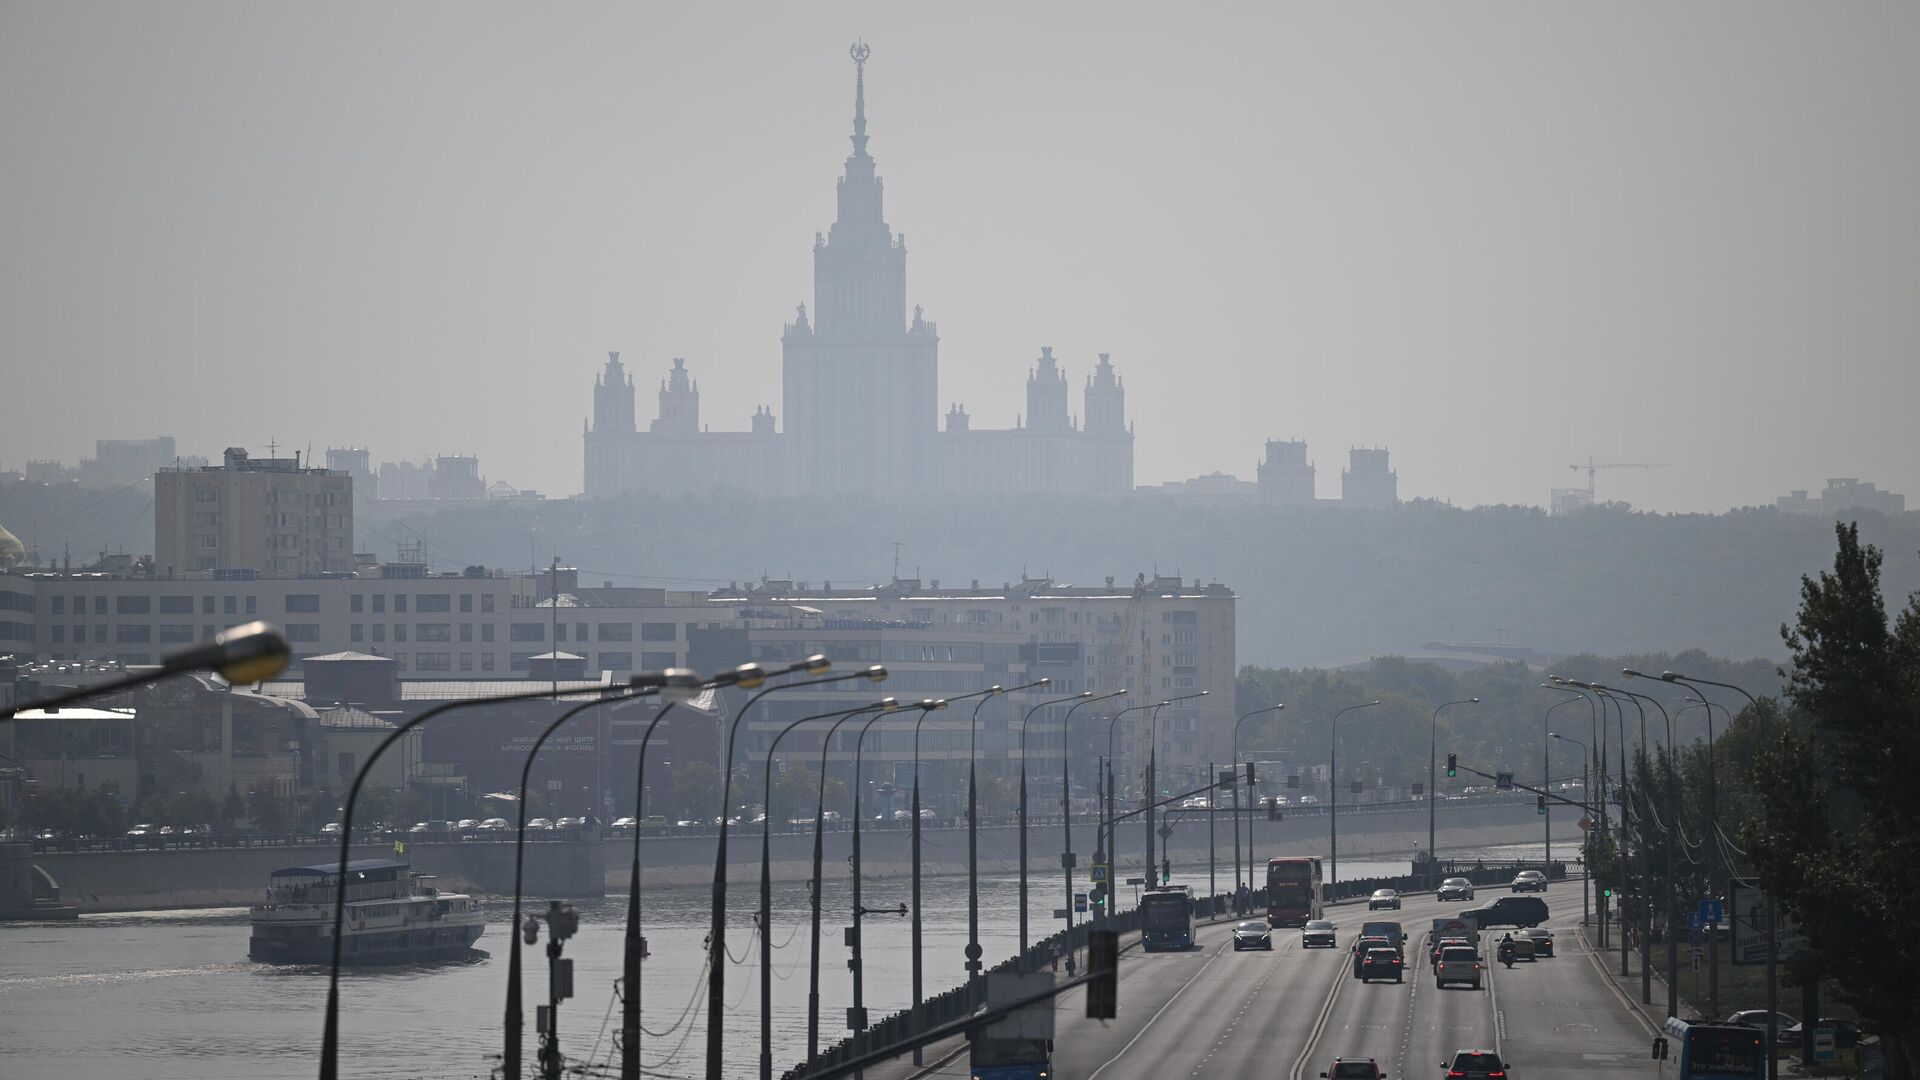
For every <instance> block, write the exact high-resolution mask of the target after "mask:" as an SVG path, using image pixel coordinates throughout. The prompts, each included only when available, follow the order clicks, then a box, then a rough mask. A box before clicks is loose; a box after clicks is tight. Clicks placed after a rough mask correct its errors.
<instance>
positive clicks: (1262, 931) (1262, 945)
mask: <svg viewBox="0 0 1920 1080" xmlns="http://www.w3.org/2000/svg"><path fill="white" fill-rule="evenodd" d="M1241 949H1265V950H1267V951H1268V952H1272V951H1273V930H1272V928H1270V927H1269V926H1267V921H1266V920H1265V919H1248V920H1246V921H1245V922H1242V923H1239V924H1238V925H1236V926H1235V927H1234V928H1233V951H1234V952H1239V951H1240V950H1241Z"/></svg>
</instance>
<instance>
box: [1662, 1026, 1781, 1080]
mask: <svg viewBox="0 0 1920 1080" xmlns="http://www.w3.org/2000/svg"><path fill="white" fill-rule="evenodd" d="M1666 1033H1667V1037H1668V1039H1669V1040H1670V1042H1669V1045H1668V1047H1667V1054H1668V1056H1669V1057H1676V1058H1679V1059H1680V1076H1679V1080H1765V1078H1766V1075H1767V1032H1766V1029H1764V1028H1753V1027H1744V1026H1741V1025H1738V1024H1691V1023H1688V1022H1687V1021H1685V1020H1682V1019H1680V1018H1679V1017H1677V1016H1669V1017H1668V1018H1667V1024H1666Z"/></svg>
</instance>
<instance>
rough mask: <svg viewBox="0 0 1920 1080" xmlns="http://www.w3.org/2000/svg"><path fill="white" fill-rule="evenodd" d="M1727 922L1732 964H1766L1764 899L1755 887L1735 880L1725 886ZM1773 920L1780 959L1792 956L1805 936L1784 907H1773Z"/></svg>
mask: <svg viewBox="0 0 1920 1080" xmlns="http://www.w3.org/2000/svg"><path fill="white" fill-rule="evenodd" d="M1727 896H1728V897H1729V898H1731V901H1732V902H1731V903H1730V904H1729V905H1728V908H1729V910H1728V912H1727V916H1728V918H1727V922H1728V929H1729V932H1730V934H1731V940H1732V953H1733V957H1732V959H1733V962H1734V963H1736V964H1764V963H1766V962H1767V897H1766V894H1765V893H1763V892H1761V891H1760V889H1759V887H1758V886H1755V885H1751V884H1747V883H1745V882H1742V881H1740V880H1739V879H1738V878H1735V879H1734V880H1733V881H1731V882H1729V883H1728V888H1727ZM1774 918H1775V921H1776V923H1777V924H1778V925H1777V930H1776V933H1777V940H1778V941H1779V945H1780V956H1781V957H1782V958H1785V957H1788V956H1792V955H1793V954H1794V953H1795V952H1798V951H1799V950H1800V949H1801V948H1803V947H1804V946H1805V944H1806V937H1805V935H1803V934H1801V933H1800V927H1799V924H1797V923H1795V922H1794V921H1793V917H1792V916H1790V915H1788V914H1787V912H1786V911H1785V909H1784V908H1782V907H1781V906H1780V905H1779V904H1778V903H1776V904H1775V905H1774Z"/></svg>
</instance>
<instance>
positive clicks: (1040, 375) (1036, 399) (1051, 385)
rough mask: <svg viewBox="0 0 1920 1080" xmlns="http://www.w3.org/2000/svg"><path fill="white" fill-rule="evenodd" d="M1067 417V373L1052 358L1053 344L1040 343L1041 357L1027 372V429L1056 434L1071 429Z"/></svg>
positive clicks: (1071, 425)
mask: <svg viewBox="0 0 1920 1080" xmlns="http://www.w3.org/2000/svg"><path fill="white" fill-rule="evenodd" d="M1072 428H1073V424H1072V423H1071V422H1070V421H1069V420H1068V419H1067V376H1066V374H1065V373H1063V372H1062V371H1061V370H1060V364H1059V362H1058V361H1056V360H1055V359H1054V358H1053V346H1051V345H1042V346H1040V359H1038V360H1036V361H1034V367H1033V370H1032V371H1029V372H1028V373H1027V430H1028V431H1032V432H1036V433H1045V434H1054V433H1058V432H1064V431H1070V430H1072Z"/></svg>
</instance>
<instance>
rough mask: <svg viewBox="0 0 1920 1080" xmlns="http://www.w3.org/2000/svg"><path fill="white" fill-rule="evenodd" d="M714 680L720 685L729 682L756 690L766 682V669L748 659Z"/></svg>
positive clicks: (741, 687)
mask: <svg viewBox="0 0 1920 1080" xmlns="http://www.w3.org/2000/svg"><path fill="white" fill-rule="evenodd" d="M715 681H716V682H717V683H718V684H719V685H722V686H725V685H727V684H729V683H730V684H732V685H734V686H737V687H739V688H740V689H742V690H758V689H759V688H760V687H761V686H762V685H764V684H765V683H766V681H767V672H766V669H765V668H763V667H761V666H760V665H759V664H755V663H752V662H751V661H749V662H748V663H745V664H741V665H740V666H739V667H737V668H734V669H733V670H732V671H730V672H727V673H725V674H723V675H722V676H721V677H720V678H719V679H717V680H715Z"/></svg>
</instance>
